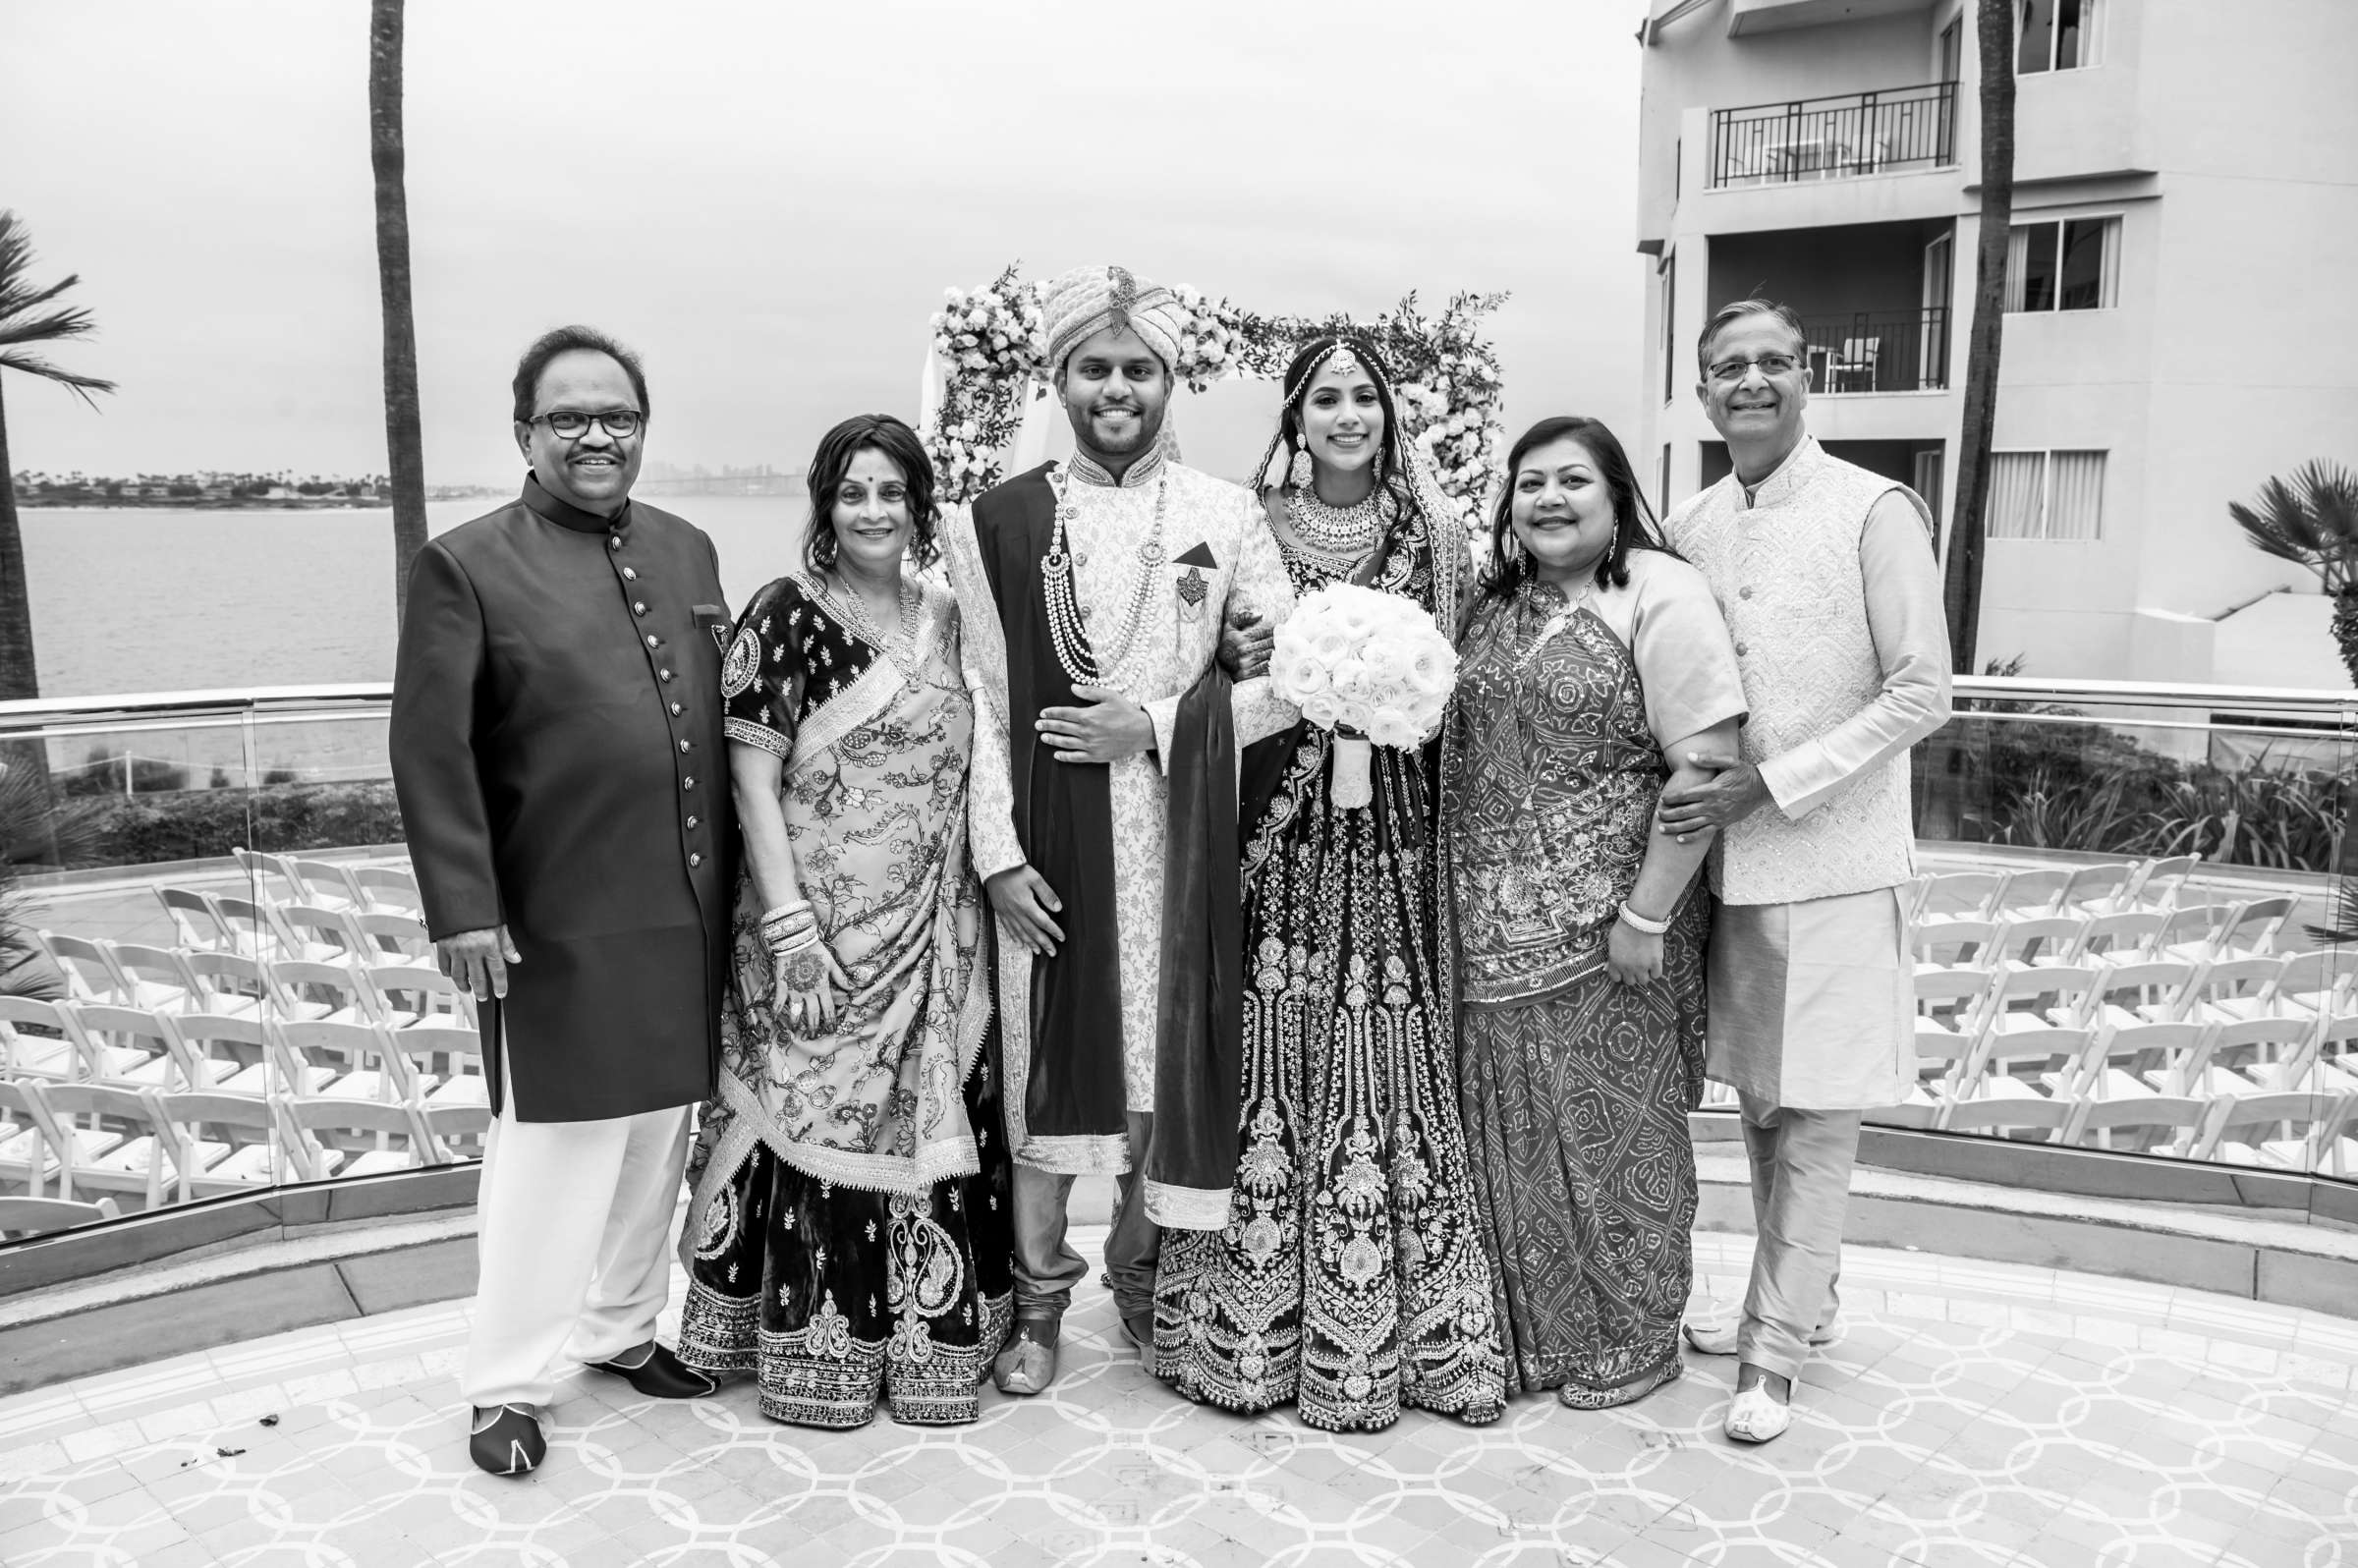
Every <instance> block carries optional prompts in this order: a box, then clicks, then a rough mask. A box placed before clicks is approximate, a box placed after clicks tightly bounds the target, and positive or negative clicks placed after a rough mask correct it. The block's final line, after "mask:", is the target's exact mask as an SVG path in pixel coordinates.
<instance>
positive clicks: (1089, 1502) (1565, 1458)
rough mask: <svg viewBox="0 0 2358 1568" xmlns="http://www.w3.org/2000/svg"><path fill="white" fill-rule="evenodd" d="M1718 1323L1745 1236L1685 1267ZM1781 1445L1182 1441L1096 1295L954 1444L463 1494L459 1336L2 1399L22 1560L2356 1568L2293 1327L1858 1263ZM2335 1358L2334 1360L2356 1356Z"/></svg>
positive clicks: (1902, 1257) (1234, 1567)
mask: <svg viewBox="0 0 2358 1568" xmlns="http://www.w3.org/2000/svg"><path fill="white" fill-rule="evenodd" d="M1697 1251H1698V1254H1699V1258H1700V1260H1701V1262H1702V1265H1703V1266H1704V1268H1705V1269H1706V1270H1707V1272H1708V1273H1711V1274H1715V1275H1717V1276H1718V1278H1717V1282H1716V1288H1717V1289H1718V1291H1719V1292H1720V1293H1721V1294H1722V1295H1726V1296H1729V1297H1731V1298H1732V1296H1733V1295H1734V1293H1735V1291H1736V1289H1737V1287H1738V1286H1739V1283H1740V1275H1741V1272H1742V1270H1743V1268H1744V1267H1745V1266H1746V1263H1747V1261H1748V1259H1749V1244H1748V1243H1747V1242H1746V1241H1745V1240H1744V1239H1743V1238H1730V1237H1704V1238H1698V1248H1697ZM1844 1277H1845V1285H1846V1287H1847V1288H1846V1290H1845V1292H1844V1296H1845V1304H1844V1329H1843V1333H1842V1337H1841V1339H1840V1340H1839V1342H1838V1343H1837V1344H1835V1345H1834V1346H1832V1347H1829V1348H1828V1350H1827V1351H1826V1352H1825V1355H1824V1356H1822V1357H1821V1359H1820V1360H1819V1362H1818V1363H1816V1364H1815V1365H1813V1367H1812V1368H1811V1369H1810V1370H1809V1372H1807V1374H1806V1375H1805V1377H1804V1379H1803V1386H1802V1393H1801V1402H1800V1408H1799V1413H1798V1419H1797V1421H1796V1423H1795V1426H1794V1428H1793V1429H1792V1431H1791V1432H1790V1433H1789V1434H1788V1435H1787V1436H1786V1437H1785V1438H1783V1439H1782V1440H1780V1441H1779V1442H1777V1443H1775V1444H1772V1445H1769V1446H1768V1447H1767V1448H1762V1449H1750V1448H1739V1447H1736V1446H1734V1445H1731V1444H1729V1443H1728V1442H1727V1441H1726V1440H1725V1439H1724V1438H1722V1437H1721V1436H1720V1435H1719V1429H1718V1424H1719V1420H1720V1417H1721V1415H1722V1414H1723V1412H1724V1409H1725V1403H1726V1399H1727V1383H1726V1379H1727V1377H1728V1375H1729V1373H1730V1372H1731V1371H1732V1368H1731V1366H1730V1365H1729V1364H1728V1363H1726V1362H1724V1361H1720V1360H1714V1359H1711V1358H1701V1357H1698V1358H1694V1359H1693V1361H1692V1362H1691V1365H1690V1367H1689V1371H1688V1375H1687V1376H1686V1377H1685V1378H1683V1379H1681V1380H1680V1381H1678V1382H1675V1383H1673V1384H1670V1385H1669V1386H1667V1387H1665V1388H1664V1389H1662V1390H1661V1391H1660V1392H1658V1393H1657V1394H1656V1395H1655V1396H1654V1397H1653V1398H1651V1399H1649V1400H1648V1401H1646V1402H1645V1403H1644V1404H1642V1405H1639V1406H1636V1407H1634V1408H1630V1409H1626V1410H1620V1411H1610V1412H1600V1413H1575V1412H1570V1411H1565V1410H1563V1409H1561V1408H1560V1407H1558V1406H1556V1405H1555V1404H1554V1403H1553V1402H1552V1401H1551V1400H1548V1399H1545V1398H1541V1397H1533V1398H1526V1399H1522V1400H1519V1401H1517V1402H1516V1403H1515V1404H1514V1405H1513V1406H1512V1407H1511V1408H1510V1409H1509V1410H1508V1412H1507V1413H1506V1415H1505V1417H1504V1418H1503V1419H1501V1420H1500V1421H1499V1422H1498V1423H1496V1424H1495V1425H1493V1426H1490V1427H1488V1428H1465V1427H1461V1426H1458V1425H1456V1424H1454V1423H1451V1422H1448V1421H1445V1420H1441V1419H1437V1418H1432V1417H1426V1416H1421V1415H1413V1414H1412V1415H1411V1416H1409V1417H1408V1418H1406V1419H1405V1420H1403V1421H1402V1422H1401V1423H1400V1424H1399V1425H1398V1426H1396V1427H1394V1428H1391V1429H1390V1430H1389V1431H1385V1432H1379V1433H1355V1434H1349V1435H1342V1436H1338V1435H1335V1434H1331V1433H1326V1432H1320V1431H1317V1430H1314V1429H1312V1428H1307V1427H1305V1426H1303V1425H1302V1424H1301V1423H1300V1421H1299V1420H1297V1419H1296V1418H1295V1417H1294V1416H1293V1415H1292V1414H1291V1413H1290V1412H1278V1413H1273V1414H1270V1415H1268V1416H1264V1417H1261V1418H1256V1419H1246V1418H1240V1417H1236V1416H1232V1415H1229V1414H1226V1413H1223V1412H1217V1411H1210V1410H1204V1409H1199V1408H1197V1407H1194V1406H1190V1405H1187V1404H1185V1403H1184V1402H1181V1401H1178V1400H1176V1399H1174V1398H1172V1397H1170V1396H1169V1395H1168V1394H1166V1393H1165V1392H1164V1391H1163V1389H1162V1388H1161V1386H1160V1385H1159V1384H1157V1383H1155V1382H1154V1381H1153V1380H1151V1378H1148V1377H1146V1376H1145V1375H1144V1374H1143V1373H1142V1372H1141V1371H1140V1370H1139V1368H1138V1366H1137V1361H1136V1357H1135V1355H1134V1354H1133V1353H1132V1352H1131V1351H1129V1350H1128V1349H1127V1348H1126V1347H1125V1346H1123V1345H1122V1344H1121V1343H1120V1335H1119V1333H1118V1329H1117V1326H1116V1324H1115V1322H1114V1319H1113V1314H1112V1311H1111V1305H1110V1303H1109V1302H1108V1301H1107V1300H1106V1299H1105V1298H1104V1296H1103V1293H1102V1292H1101V1291H1100V1290H1096V1289H1094V1288H1086V1289H1085V1290H1084V1292H1083V1294H1082V1297H1081V1299H1080V1300H1079V1301H1078V1302H1077V1304H1076V1310H1075V1313H1074V1316H1072V1318H1071V1319H1070V1331H1069V1333H1068V1337H1067V1341H1066V1346H1067V1348H1066V1352H1065V1357H1064V1375H1063V1376H1062V1378H1061V1379H1060V1380H1059V1382H1058V1383H1057V1385H1056V1386H1055V1387H1054V1388H1053V1389H1051V1390H1050V1391H1049V1392H1048V1393H1047V1394H1045V1395H1042V1396H1040V1397H1039V1398H1037V1399H1032V1400H1020V1401H1018V1400H1006V1399H1002V1398H1000V1397H998V1396H997V1395H995V1394H994V1393H990V1392H985V1394H984V1396H983V1416H982V1419H981V1420H980V1421H978V1422H977V1423H976V1424H975V1425H973V1426H972V1427H967V1428H914V1427H902V1426H899V1425H897V1424H896V1423H894V1422H893V1421H891V1420H890V1418H889V1417H888V1416H881V1415H880V1416H879V1417H878V1419H877V1420H876V1421H875V1422H873V1423H871V1424H870V1426H868V1427H865V1428H857V1429H855V1430H852V1431H846V1432H812V1431H806V1430H800V1429H797V1428H785V1427H779V1426H776V1425H773V1424H771V1423H769V1422H767V1421H765V1420H763V1419H762V1418H761V1417H760V1415H759V1414H758V1411H757V1410H756V1409H755V1408H754V1400H753V1397H752V1391H751V1389H750V1388H748V1387H745V1386H744V1385H738V1386H736V1387H733V1388H730V1389H726V1390H724V1391H723V1392H722V1393H721V1394H720V1395H718V1396H716V1397H715V1398H713V1399H711V1400H706V1401H699V1402H695V1403H692V1404H683V1405H671V1404H663V1403H660V1402H655V1401H648V1400H645V1399H641V1398H639V1397H638V1396H637V1395H636V1394H635V1393H633V1392H632V1391H631V1390H630V1389H629V1388H628V1387H627V1386H623V1385H620V1384H617V1383H615V1382H613V1380H612V1379H606V1378H595V1377H584V1378H581V1379H577V1380H576V1381H575V1382H574V1383H573V1384H571V1385H569V1386H568V1387H567V1389H566V1390H565V1392H564V1393H563V1395H562V1396H561V1398H560V1401H559V1404H558V1406H557V1407H556V1410H555V1412H554V1422H553V1427H552V1432H551V1442H552V1453H551V1462H550V1464H549V1465H548V1467H547V1468H545V1469H544V1470H543V1471H541V1472H540V1473H539V1474H537V1475H535V1476H533V1477H532V1478H529V1479H527V1480H524V1481H521V1482H512V1481H503V1480H495V1479H493V1478H489V1477H485V1476H482V1475H480V1474H478V1473H477V1472H476V1471H475V1470H474V1469H473V1468H472V1467H471V1466H470V1465H469V1464H468V1462H467V1459H466V1455H465V1451H464V1446H463V1433H464V1424H463V1422H462V1421H461V1420H460V1417H459V1412H458V1411H457V1410H456V1408H455V1405H448V1404H445V1403H444V1402H443V1399H442V1395H443V1394H444V1393H445V1392H446V1388H445V1387H444V1385H445V1384H447V1382H448V1380H449V1379H450V1377H451V1375H452V1370H453V1368H454V1367H455V1364H456V1358H457V1355H458V1351H459V1347H460V1345H461V1344H462V1343H463V1339H464V1333H465V1326H466V1310H465V1308H464V1307H463V1306H459V1307H453V1306H437V1307H431V1308H423V1309H420V1310H418V1311H416V1312H414V1313H406V1314H392V1315H388V1316H383V1317H378V1318H372V1319H368V1320H367V1321H365V1322H363V1323H353V1324H342V1325H335V1326H333V1327H331V1328H327V1329H307V1330H302V1331H299V1332H296V1333H292V1334H287V1335H281V1336H278V1337H277V1338H276V1339H272V1340H264V1341H259V1342H255V1343H253V1344H249V1345H242V1346H236V1347H231V1348H228V1349H225V1350H219V1351H214V1352H210V1353H206V1354H202V1355H197V1356H190V1357H180V1358H175V1359H174V1360H172V1361H169V1362H162V1363H157V1364H154V1365H152V1366H149V1367H145V1368H139V1369H134V1370H132V1371H130V1372H117V1373H111V1374H108V1375H107V1376H105V1377H101V1378H92V1379H88V1380H86V1381H84V1382H83V1383H80V1384H76V1385H72V1386H69V1387H66V1388H56V1389H48V1390H42V1391H38V1392H35V1393H31V1394H27V1395H22V1396H18V1397H17V1398H14V1399H10V1400H4V1401H0V1539H5V1540H6V1541H7V1549H6V1557H7V1560H8V1561H9V1562H11V1563H12V1564H13V1563H16V1562H18V1561H20V1560H22V1561H24V1562H26V1563H28V1564H32V1563H37V1564H43V1565H48V1564H57V1565H65V1564H83V1563H93V1564H95V1563H102V1562H103V1563H125V1562H131V1563H137V1564H140V1568H180V1565H183V1564H188V1565H204V1564H211V1563H215V1562H220V1563H224V1564H227V1563H235V1564H237V1565H239V1568H250V1565H256V1568H258V1565H268V1564H272V1563H279V1562H284V1563H290V1564H292V1563H305V1564H315V1563H340V1564H350V1565H353V1568H375V1565H377V1564H388V1565H390V1564H412V1563H426V1562H432V1563H485V1564H489V1563H498V1564H500V1565H502V1568H510V1565H515V1564H533V1565H538V1568H605V1565H608V1564H615V1565H619V1564H626V1563H648V1564H669V1563H680V1564H700V1563H705V1562H710V1563H729V1564H743V1565H747V1568H752V1565H757V1564H763V1563H783V1562H798V1563H799V1562H809V1561H825V1562H830V1563H842V1564H844V1565H845V1568H894V1565H897V1564H903V1563H907V1564H919V1563H924V1564H940V1563H948V1564H960V1565H964V1564H993V1565H996V1564H1006V1565H1012V1568H1033V1565H1039V1568H1080V1565H1083V1564H1088V1565H1093V1568H1104V1565H1115V1564H1126V1563H1139V1564H1153V1565H1155V1568H1242V1565H1244V1564H1249V1563H1260V1562H1264V1561H1271V1560H1276V1561H1282V1562H1284V1563H1287V1564H1293V1565H1313V1564H1321V1563H1329V1562H1331V1563H1338V1564H1339V1563H1346V1562H1347V1563H1352V1564H1357V1565H1367V1564H1393V1563H1397V1564H1403V1565H1414V1568H1424V1565H1427V1564H1434V1563H1449V1564H1456V1563H1466V1564H1473V1565H1477V1568H1513V1565H1517V1564H1527V1563H1528V1564H1534V1565H1537V1564H1543V1563H1544V1564H1547V1565H1549V1568H1567V1565H1577V1564H1593V1563H1611V1564H1615V1565H1619V1568H1649V1565H1656V1568H1659V1565H1670V1568H1686V1565H1690V1564H1711V1565H1714V1568H1735V1565H1741V1564H1750V1563H1763V1564H1767V1563H1776V1564H1780V1565H1787V1568H1790V1565H1793V1564H1803V1563H1823V1564H1834V1565H1848V1564H1875V1565H1878V1568H1887V1565H1889V1564H1892V1563H1902V1562H1921V1563H1925V1564H1928V1565H1930V1564H1940V1565H1946V1564H1951V1563H1955V1564H1991V1565H1993V1568H2005V1565H2012V1564H2019V1565H2021V1568H2040V1565H2042V1564H2049V1563H2052V1564H2056V1565H2058V1568H2060V1565H2064V1564H2069V1565H2071V1568H2087V1565H2089V1564H2103V1565H2120V1568H2155V1565H2161V1564H2173V1565H2174V1564H2180V1563H2189V1562H2201V1563H2211V1562H2214V1561H2218V1562H2226V1563H2230V1564H2239V1565H2249V1568H2275V1565H2276V1564H2279V1563H2282V1564H2299V1565H2300V1568H2358V1397H2354V1396H2353V1394H2352V1392H2351V1385H2352V1381H2353V1379H2352V1377H2351V1365H2352V1362H2353V1361H2358V1336H2345V1333H2344V1330H2343V1329H2342V1328H2341V1327H2340V1326H2339V1325H2338V1324H2336V1323H2335V1322H2333V1321H2331V1320H2329V1319H2323V1318H2320V1317H2319V1316H2317V1315H2314V1314H2303V1313H2298V1312H2294V1311H2291V1310H2281V1311H2280V1310H2276V1309H2271V1308H2266V1307H2256V1306H2254V1305H2253V1304H2250V1303H2246V1302H2231V1301H2222V1300H2218V1299H2215V1298H2207V1297H2203V1296H2201V1295H2200V1294H2199V1293H2195V1292H2187V1291H2164V1290H2161V1289H2159V1288H2152V1287H2138V1286H2124V1285H2123V1284H2122V1282H2119V1281H2112V1280H2103V1279H2090V1278H2082V1277H2078V1276H2072V1275H2067V1274H2054V1273H2050V1272H2047V1271H2043V1270H2037V1269H2029V1268H2023V1267H2018V1266H2014V1265H2005V1266H1995V1265H1978V1264H1973V1263H1970V1262H1963V1261H1960V1260H1949V1259H1935V1258H1930V1257H1926V1256H1923V1255H1909V1254H1903V1253H1882V1252H1875V1251H1872V1250H1868V1249H1853V1250H1852V1252H1851V1254H1850V1256H1849V1258H1848V1259H1847V1260H1846V1267H1845V1276H1844ZM2345 1346H2346V1347H2347V1348H2345ZM2222 1554H2223V1555H2222Z"/></svg>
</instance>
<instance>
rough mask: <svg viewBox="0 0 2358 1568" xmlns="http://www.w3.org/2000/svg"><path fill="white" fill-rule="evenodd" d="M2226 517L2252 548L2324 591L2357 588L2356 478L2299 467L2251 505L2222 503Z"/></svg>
mask: <svg viewBox="0 0 2358 1568" xmlns="http://www.w3.org/2000/svg"><path fill="white" fill-rule="evenodd" d="M2227 516H2229V517H2230V518H2232V519H2234V522H2235V526H2236V527H2237V528H2239V529H2241V530H2243V536H2244V538H2245V540H2246V541H2247V542H2249V543H2250V544H2251V546H2252V547H2253V548H2254V549H2256V550H2259V551H2261V552H2262V553H2264V554H2267V555H2273V556H2274V557H2276V558H2277V559H2278V560H2283V561H2290V562H2292V563H2293V564H2294V565H2296V566H2305V567H2307V568H2308V569H2309V570H2310V571H2312V572H2315V573H2316V574H2317V575H2318V577H2319V578H2320V579H2322V580H2323V581H2324V585H2325V588H2326V590H2327V591H2328V592H2337V591H2339V590H2340V589H2341V588H2345V587H2347V586H2349V585H2350V584H2352V583H2358V474H2353V473H2352V472H2350V471H2349V470H2348V469H2345V468H2343V467H2341V466H2340V465H2339V464H2335V463H2328V462H2326V461H2325V460H2324V459H2322V458H2321V459H2317V460H2314V461H2312V462H2309V463H2305V464H2303V465H2302V466H2301V467H2300V468H2299V469H2297V470H2295V471H2294V472H2293V473H2292V475H2291V476H2290V477H2289V478H2281V477H2279V478H2273V479H2270V480H2269V481H2268V482H2267V483H2265V484H2263V485H2261V486H2260V493H2259V494H2258V495H2257V496H2255V497H2254V498H2253V500H2252V504H2250V505H2248V506H2247V505H2245V504H2244V503H2243V502H2240V501H2230V502H2228V503H2227Z"/></svg>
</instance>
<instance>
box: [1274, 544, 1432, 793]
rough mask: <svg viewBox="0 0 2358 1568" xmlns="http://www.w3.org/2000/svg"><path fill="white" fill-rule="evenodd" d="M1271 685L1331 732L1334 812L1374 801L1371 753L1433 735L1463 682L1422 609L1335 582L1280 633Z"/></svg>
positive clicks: (1300, 607) (1310, 598)
mask: <svg viewBox="0 0 2358 1568" xmlns="http://www.w3.org/2000/svg"><path fill="white" fill-rule="evenodd" d="M1269 679H1270V681H1271V682H1272V683H1274V685H1275V686H1276V689H1277V695H1278V696H1280V697H1282V698H1284V699H1285V700H1287V701H1289V702H1291V703H1293V704H1294V705H1295V706H1296V707H1298V708H1300V709H1301V710H1302V716H1303V717H1304V718H1306V719H1308V720H1310V722H1312V723H1313V724H1316V725H1318V726H1319V728H1320V729H1326V730H1332V731H1334V733H1335V741H1334V804H1335V805H1337V806H1342V807H1354V806H1365V805H1367V804H1368V802H1369V801H1370V800H1372V799H1374V790H1373V788H1372V787H1371V782H1370V780H1369V777H1368V763H1369V760H1370V754H1369V748H1370V747H1371V746H1398V747H1411V746H1422V745H1424V744H1425V742H1426V741H1428V740H1430V739H1431V738H1432V733H1433V731H1434V730H1436V729H1438V728H1439V727H1440V722H1441V709H1442V708H1443V707H1444V706H1446V705H1447V703H1448V701H1449V693H1450V690H1451V689H1452V688H1453V687H1455V686H1456V684H1457V650H1456V649H1455V648H1453V647H1451V646H1450V645H1449V638H1448V636H1447V634H1445V633H1443V632H1442V631H1441V629H1440V628H1439V627H1438V626H1436V625H1434V624H1433V620H1432V615H1431V614H1429V613H1427V611H1426V610H1424V609H1423V608H1422V607H1421V606H1419V605H1417V604H1415V603H1413V602H1412V601H1410V600H1408V599H1404V598H1402V597H1400V596H1399V595H1398V594H1395V593H1385V592H1383V591H1381V590H1379V589H1376V588H1360V587H1358V586H1357V585H1355V584H1350V583H1335V584H1329V585H1328V586H1327V587H1325V588H1319V589H1318V590H1317V591H1316V592H1314V593H1311V594H1308V595H1306V596H1305V597H1304V598H1303V599H1302V601H1301V602H1300V603H1298V604H1296V605H1295V606H1294V613H1293V614H1292V615H1290V616H1288V617H1286V619H1285V622H1284V624H1282V625H1281V626H1279V627H1278V628H1277V637H1276V642H1275V644H1274V646H1273V647H1272V648H1271V650H1270V655H1269Z"/></svg>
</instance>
